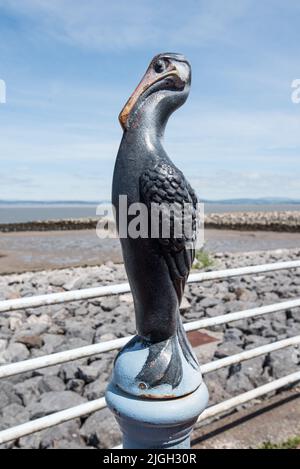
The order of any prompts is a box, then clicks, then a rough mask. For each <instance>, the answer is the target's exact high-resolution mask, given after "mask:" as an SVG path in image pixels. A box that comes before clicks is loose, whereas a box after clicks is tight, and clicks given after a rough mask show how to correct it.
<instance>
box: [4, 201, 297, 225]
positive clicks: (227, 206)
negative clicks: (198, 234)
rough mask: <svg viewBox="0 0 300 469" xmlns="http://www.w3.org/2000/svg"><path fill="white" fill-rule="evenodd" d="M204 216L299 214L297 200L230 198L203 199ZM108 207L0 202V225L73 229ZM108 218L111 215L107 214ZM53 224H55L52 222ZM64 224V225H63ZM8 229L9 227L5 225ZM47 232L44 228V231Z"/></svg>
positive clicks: (91, 203)
mask: <svg viewBox="0 0 300 469" xmlns="http://www.w3.org/2000/svg"><path fill="white" fill-rule="evenodd" d="M203 203H204V211H205V214H206V215H211V214H213V213H216V214H218V213H219V214H222V213H224V214H225V213H227V214H229V213H251V212H298V211H299V212H300V200H299V201H297V200H291V199H281V198H277V199H276V198H272V199H270V198H262V199H229V200H219V201H211V200H206V201H205V200H204V202H203ZM102 205H103V207H105V208H107V207H109V205H110V203H109V201H105V200H103V201H99V202H96V201H80V200H79V201H30V200H27V201H13V200H9V201H4V200H0V225H4V224H5V225H14V224H24V223H26V224H27V223H30V224H33V225H35V224H36V223H38V224H39V225H41V222H47V225H49V223H48V222H49V220H50V221H51V220H56V221H60V222H62V223H63V221H64V220H75V221H76V220H77V221H78V223H77V222H76V228H75V229H78V226H79V225H80V224H83V223H84V224H85V221H84V222H80V220H83V219H84V220H86V219H91V218H95V217H96V215H97V208H98V207H99V206H100V207H101V206H102ZM110 215H111V213H110ZM55 224H56V223H55ZM65 224H66V223H65ZM7 228H8V226H7ZM45 229H46V228H45Z"/></svg>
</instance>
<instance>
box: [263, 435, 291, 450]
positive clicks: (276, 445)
mask: <svg viewBox="0 0 300 469" xmlns="http://www.w3.org/2000/svg"><path fill="white" fill-rule="evenodd" d="M299 445H300V436H295V437H294V438H289V439H288V440H287V441H284V442H282V443H272V442H271V441H266V442H265V443H263V444H262V446H260V448H259V449H296V448H297V447H298V446H299Z"/></svg>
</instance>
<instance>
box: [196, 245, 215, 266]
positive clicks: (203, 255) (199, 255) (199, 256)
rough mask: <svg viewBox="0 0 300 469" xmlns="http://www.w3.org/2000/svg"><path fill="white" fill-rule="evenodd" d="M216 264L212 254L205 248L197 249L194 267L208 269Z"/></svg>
mask: <svg viewBox="0 0 300 469" xmlns="http://www.w3.org/2000/svg"><path fill="white" fill-rule="evenodd" d="M213 265H214V260H213V258H212V257H211V256H210V254H209V253H208V252H207V251H205V250H204V249H199V250H198V251H196V255H195V262H194V264H193V269H197V270H198V269H207V268H208V267H212V266H213Z"/></svg>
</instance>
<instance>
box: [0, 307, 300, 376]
mask: <svg viewBox="0 0 300 469" xmlns="http://www.w3.org/2000/svg"><path fill="white" fill-rule="evenodd" d="M299 306H300V299H297V300H290V301H284V302H281V303H277V304H272V305H268V306H261V307H259V308H253V309H249V310H245V311H238V312H235V313H228V314H224V315H222V316H217V317H214V318H206V319H200V320H199V321H194V322H190V323H185V324H184V328H185V330H186V331H187V332H191V331H195V330H198V329H204V328H208V327H212V326H215V325H221V324H228V323H230V322H234V321H238V320H240V319H245V318H251V317H257V316H261V315H264V314H271V313H273V312H278V311H283V310H285V309H293V308H296V307H299ZM132 337H133V336H129V337H124V338H121V339H115V340H110V341H107V342H103V343H100V344H94V345H88V346H85V347H80V348H77V349H73V350H66V351H64V352H58V353H53V354H51V355H45V356H44V357H38V358H32V359H30V360H24V361H22V362H18V363H11V364H9V365H2V366H1V367H0V378H8V377H10V376H15V375H17V374H19V373H25V372H28V371H34V370H38V369H41V368H47V367H49V366H54V365H60V364H62V363H66V362H69V361H74V360H78V359H81V358H88V357H91V356H93V355H98V354H100V353H103V352H108V351H112V350H117V349H119V348H121V347H123V346H124V345H126V343H127V342H129V340H130V339H131V338H132Z"/></svg>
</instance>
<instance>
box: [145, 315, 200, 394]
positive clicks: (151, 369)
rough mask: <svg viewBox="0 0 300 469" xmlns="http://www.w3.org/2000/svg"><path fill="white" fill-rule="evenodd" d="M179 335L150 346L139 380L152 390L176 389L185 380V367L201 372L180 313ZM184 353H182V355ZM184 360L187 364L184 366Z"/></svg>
mask: <svg viewBox="0 0 300 469" xmlns="http://www.w3.org/2000/svg"><path fill="white" fill-rule="evenodd" d="M177 323H178V324H177V334H176V335H174V336H172V337H170V338H169V339H167V340H165V341H162V342H157V343H152V344H150V345H149V354H148V357H147V360H146V362H145V364H144V366H143V368H142V370H141V371H140V373H139V374H138V376H137V380H138V381H140V382H142V383H145V384H146V386H147V388H148V389H149V388H150V389H151V388H154V387H156V386H159V385H162V384H168V385H171V386H172V388H173V389H174V388H176V387H178V386H179V385H180V383H181V381H182V379H183V367H186V366H191V367H192V368H193V369H194V370H197V371H198V370H199V363H198V360H197V358H196V356H195V355H194V353H193V351H192V348H191V345H190V343H189V341H188V338H187V336H186V333H185V330H184V328H183V325H182V322H181V317H180V313H179V311H178V321H177ZM181 352H182V353H181ZM183 360H185V361H186V362H187V364H183Z"/></svg>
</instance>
